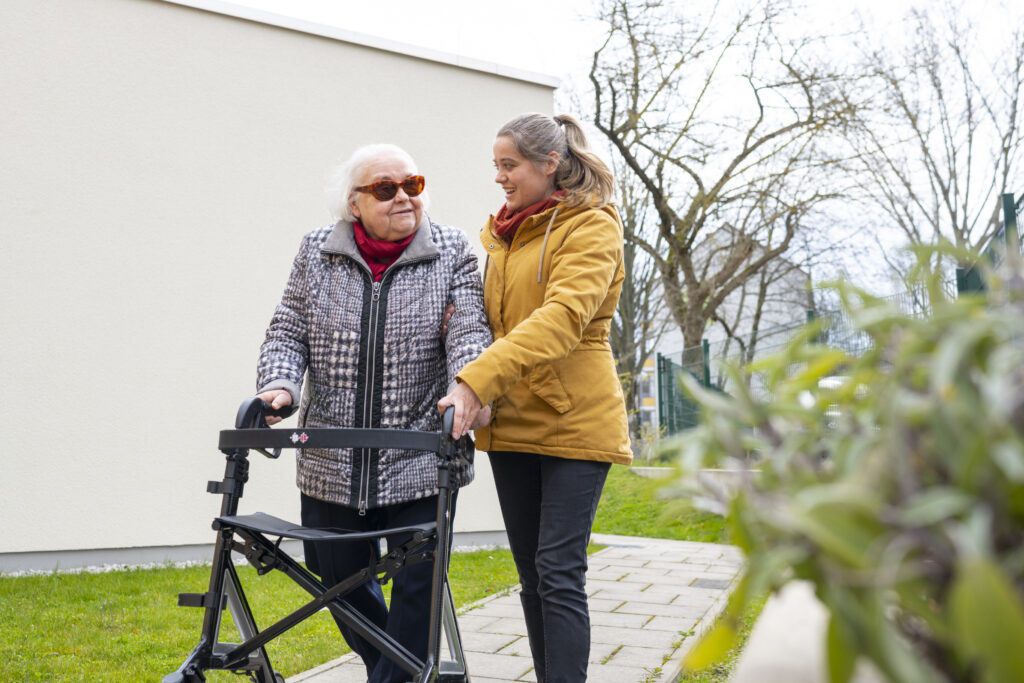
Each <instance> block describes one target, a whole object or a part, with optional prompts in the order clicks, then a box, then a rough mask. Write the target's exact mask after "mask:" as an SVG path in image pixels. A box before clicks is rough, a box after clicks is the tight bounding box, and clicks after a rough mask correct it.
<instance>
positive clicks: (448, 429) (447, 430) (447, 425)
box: [441, 406, 455, 441]
mask: <svg viewBox="0 0 1024 683" xmlns="http://www.w3.org/2000/svg"><path fill="white" fill-rule="evenodd" d="M454 427H455V406H448V407H447V408H445V409H444V415H443V416H442V417H441V434H442V435H443V436H444V438H446V439H448V440H449V441H451V438H452V429H454Z"/></svg>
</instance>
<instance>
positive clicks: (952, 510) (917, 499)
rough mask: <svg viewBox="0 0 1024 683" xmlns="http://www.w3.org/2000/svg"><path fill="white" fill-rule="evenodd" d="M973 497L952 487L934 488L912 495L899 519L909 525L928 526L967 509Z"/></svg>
mask: <svg viewBox="0 0 1024 683" xmlns="http://www.w3.org/2000/svg"><path fill="white" fill-rule="evenodd" d="M972 502H973V499H972V498H971V497H970V496H968V495H967V494H965V493H963V492H961V491H958V490H956V489H953V488H948V487H942V488H934V489H930V490H928V491H925V492H924V493H922V494H920V495H917V496H914V497H913V498H911V499H910V500H909V501H907V504H906V505H905V506H904V508H903V510H902V512H901V513H900V520H901V521H902V522H903V523H904V524H907V525H910V526H928V525H930V524H935V523H936V522H941V521H942V520H944V519H949V518H950V517H955V516H956V515H958V514H960V513H962V512H965V511H966V510H969V509H970V507H971V504H972Z"/></svg>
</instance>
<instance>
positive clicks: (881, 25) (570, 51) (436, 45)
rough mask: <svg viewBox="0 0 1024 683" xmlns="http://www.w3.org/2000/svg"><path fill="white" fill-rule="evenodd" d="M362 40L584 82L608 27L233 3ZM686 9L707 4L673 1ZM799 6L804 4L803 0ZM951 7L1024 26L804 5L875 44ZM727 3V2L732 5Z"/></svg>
mask: <svg viewBox="0 0 1024 683" xmlns="http://www.w3.org/2000/svg"><path fill="white" fill-rule="evenodd" d="M228 1H229V2H232V3H234V4H237V5H244V6H248V7H253V8H256V9H260V10H263V11H267V12H273V13H275V14H282V15H286V16H291V17H297V18H300V19H304V20H307V21H312V22H315V23H318V24H325V25H328V26H337V27H340V28H344V29H346V30H349V31H354V32H356V33H364V34H368V35H373V36H378V37H382V38H387V39H390V40H396V41H399V42H403V43H409V44H412V45H417V46H420V47H426V48H430V49H433V50H439V51H442V52H447V53H451V54H458V55H462V56H466V57H472V58H475V59H482V60H485V61H489V62H495V63H498V64H502V65H506V66H512V67H516V68H519V69H524V70H526V71H532V72H537V73H541V74H547V75H551V76H556V77H558V78H560V79H562V81H563V82H566V81H567V80H569V77H570V76H571V75H572V74H575V75H576V78H578V79H583V78H585V76H586V73H587V69H588V66H589V58H590V56H591V54H592V53H593V51H594V49H595V47H596V46H597V45H599V44H600V41H601V38H602V35H603V27H602V25H601V24H600V23H599V22H596V21H594V20H592V19H588V18H589V17H591V16H592V15H593V14H594V13H595V7H596V6H597V5H598V4H599V0H511V1H508V2H493V0H492V1H488V0H383V1H380V2H378V1H376V0H228ZM675 1H676V2H678V3H679V4H680V6H682V7H683V8H686V7H688V6H692V5H693V3H698V4H700V3H702V2H703V3H707V4H710V2H709V0H675ZM798 1H799V0H798ZM945 1H951V2H953V3H956V4H961V5H964V6H966V7H969V10H968V14H969V15H970V16H972V17H973V18H975V19H976V20H977V21H978V22H979V23H980V24H987V25H988V26H987V27H986V26H983V28H989V29H990V30H995V31H1002V30H1008V29H1007V28H1006V27H1008V26H1011V25H1014V24H1015V23H1020V22H1022V21H1024V0H970V1H968V0H917V1H916V2H915V0H845V1H843V0H840V1H837V0H803V4H804V9H803V10H802V12H801V13H802V15H803V16H804V17H806V21H807V22H808V23H810V24H814V25H817V26H820V27H822V28H823V29H825V30H829V29H831V31H837V32H838V31H843V30H845V29H849V28H852V26H853V25H854V22H853V21H852V20H851V14H853V13H856V14H858V15H860V16H862V17H863V18H864V19H865V21H867V22H869V23H870V24H873V25H874V26H875V27H876V28H875V30H876V31H877V39H878V40H879V41H882V40H888V41H892V40H898V39H899V37H900V36H901V35H905V33H906V32H905V31H904V30H903V28H902V27H901V19H902V18H903V17H904V16H905V14H906V11H907V9H908V8H909V7H910V6H911V5H912V4H916V5H917V6H931V5H936V6H937V5H938V4H939V3H940V2H945ZM726 2H727V3H728V2H729V0H726Z"/></svg>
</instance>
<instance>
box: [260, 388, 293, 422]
mask: <svg viewBox="0 0 1024 683" xmlns="http://www.w3.org/2000/svg"><path fill="white" fill-rule="evenodd" d="M256 398H258V399H260V400H262V401H263V402H265V403H269V404H270V407H271V408H273V409H274V410H277V409H279V408H284V407H285V406H290V405H291V404H292V395H291V394H290V393H288V391H286V390H285V389H271V390H270V391H264V392H263V393H260V394H256ZM281 419H282V418H280V417H278V416H276V415H268V416H267V418H266V420H267V424H268V425H274V424H277V423H278V422H280V421H281Z"/></svg>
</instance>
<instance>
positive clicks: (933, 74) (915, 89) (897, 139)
mask: <svg viewBox="0 0 1024 683" xmlns="http://www.w3.org/2000/svg"><path fill="white" fill-rule="evenodd" d="M990 16H991V15H990ZM909 23H910V25H911V26H912V27H913V32H912V34H911V36H910V40H909V41H908V43H907V44H906V46H905V47H903V48H902V49H888V48H874V47H872V48H865V49H864V53H865V55H866V58H867V61H868V64H869V68H870V70H871V71H872V73H873V74H874V77H875V78H876V79H877V82H878V83H879V84H880V87H879V88H877V91H878V92H879V97H878V99H877V101H876V102H875V103H874V104H875V106H874V107H873V108H872V109H871V116H870V117H868V118H867V119H866V124H867V125H865V126H864V127H863V129H862V130H861V134H860V135H859V136H856V137H854V138H852V139H853V140H854V142H855V143H856V144H857V145H858V148H859V150H860V152H861V157H860V159H861V161H862V162H863V168H864V170H865V171H866V172H867V175H868V178H869V180H868V183H867V184H866V190H867V191H868V195H869V197H870V199H871V201H872V202H873V203H874V205H875V206H876V207H878V208H879V209H880V210H881V212H882V213H883V215H884V216H885V217H886V218H887V219H888V220H889V221H891V222H892V223H894V224H895V225H896V226H899V228H900V229H901V230H902V232H903V233H904V235H905V236H906V239H907V240H908V241H909V242H910V243H911V244H928V243H934V242H935V241H936V240H938V239H939V238H945V239H948V240H949V241H951V242H953V243H954V244H956V245H957V246H960V247H967V248H972V249H979V248H981V247H983V246H984V244H985V243H986V242H987V241H988V240H989V238H990V237H991V236H992V234H993V233H994V232H995V231H996V230H997V229H998V227H999V223H1000V214H999V202H998V197H999V195H1000V194H1002V193H1003V192H1009V191H1013V190H1014V189H1015V188H1012V187H1010V183H1012V182H1014V181H1015V180H1016V181H1018V182H1019V178H1020V174H1021V171H1022V170H1024V168H1022V148H1024V127H1022V124H1024V98H1022V94H1024V28H1022V27H1021V26H1020V25H1019V24H1013V23H1010V24H1009V25H1006V26H1005V30H1003V31H1002V35H1003V40H1001V41H995V42H993V41H992V39H991V37H989V38H988V40H987V41H986V44H982V42H981V41H980V40H979V32H978V30H977V27H976V26H975V25H973V24H972V22H971V20H969V19H968V18H967V17H966V16H965V14H964V12H963V11H961V10H959V9H958V8H957V7H956V6H954V5H951V4H945V5H935V4H934V3H929V4H928V6H927V9H923V8H922V9H916V10H912V11H911V14H910V17H909ZM890 265H892V266H893V268H894V269H896V270H897V271H899V270H901V269H903V268H904V264H903V263H902V262H901V261H900V260H898V259H895V260H891V261H890Z"/></svg>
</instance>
